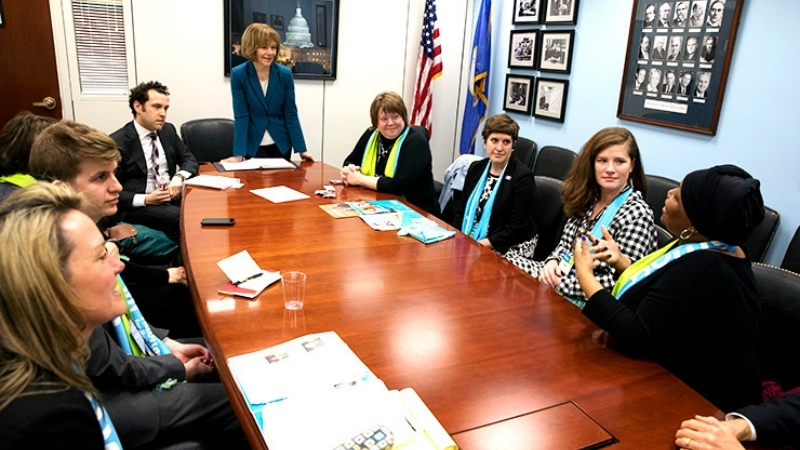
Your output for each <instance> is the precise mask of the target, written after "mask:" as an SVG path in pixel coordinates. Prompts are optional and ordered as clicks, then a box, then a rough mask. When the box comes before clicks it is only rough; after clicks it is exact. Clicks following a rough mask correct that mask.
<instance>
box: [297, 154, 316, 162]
mask: <svg viewBox="0 0 800 450" xmlns="http://www.w3.org/2000/svg"><path fill="white" fill-rule="evenodd" d="M300 159H301V160H302V161H307V162H312V163H315V162H317V158H314V155H312V154H311V153H308V152H303V153H300Z"/></svg>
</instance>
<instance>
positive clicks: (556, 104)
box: [533, 78, 569, 123]
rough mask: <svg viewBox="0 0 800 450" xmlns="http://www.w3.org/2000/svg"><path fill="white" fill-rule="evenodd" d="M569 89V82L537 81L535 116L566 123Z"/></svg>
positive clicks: (542, 79) (534, 100)
mask: <svg viewBox="0 0 800 450" xmlns="http://www.w3.org/2000/svg"><path fill="white" fill-rule="evenodd" d="M568 87H569V81H568V80H555V79H549V78H539V79H537V80H536V89H535V90H534V94H535V95H534V99H533V116H534V117H538V118H540V119H545V120H552V121H555V122H561V123H564V112H565V111H566V108H567V88H568Z"/></svg>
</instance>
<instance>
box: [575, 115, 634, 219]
mask: <svg viewBox="0 0 800 450" xmlns="http://www.w3.org/2000/svg"><path fill="white" fill-rule="evenodd" d="M612 145H624V146H625V147H626V149H627V150H628V157H629V158H630V159H631V164H633V170H632V171H631V174H630V177H629V178H628V183H632V184H633V188H634V189H635V190H637V191H640V192H641V193H642V195H645V194H646V193H647V182H646V181H645V178H644V166H643V165H642V159H641V156H640V155H639V145H638V144H637V143H636V138H634V137H633V134H631V132H630V131H628V130H627V129H625V128H620V127H608V128H603V129H602V130H600V131H598V132H597V133H595V134H594V136H592V137H591V138H589V140H588V141H586V143H585V144H583V148H582V149H581V152H580V153H579V154H578V157H577V158H576V159H575V162H574V163H572V167H571V168H570V169H569V173H568V174H567V179H566V180H564V186H563V187H562V188H561V199H562V201H563V202H564V213H565V214H566V215H567V217H570V218H573V219H575V218H579V217H583V216H584V214H586V210H587V209H588V208H589V207H590V206H591V205H592V204H593V203H594V202H596V201H597V199H598V198H599V197H600V185H598V184H597V179H595V174H594V162H595V159H597V155H598V154H599V153H600V152H602V151H603V150H605V149H607V148H608V147H611V146H612Z"/></svg>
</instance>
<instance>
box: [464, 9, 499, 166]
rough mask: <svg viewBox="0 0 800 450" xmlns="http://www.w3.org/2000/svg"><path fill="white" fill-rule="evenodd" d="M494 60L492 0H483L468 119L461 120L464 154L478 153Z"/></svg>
mask: <svg viewBox="0 0 800 450" xmlns="http://www.w3.org/2000/svg"><path fill="white" fill-rule="evenodd" d="M491 61H492V0H482V1H481V9H480V13H479V14H478V22H477V24H476V25H475V37H474V38H473V40H472V62H471V63H470V68H469V76H470V78H471V80H469V81H468V82H469V92H467V101H466V103H465V105H464V120H463V121H462V123H461V147H460V149H461V154H462V155H463V154H467V153H471V154H475V141H476V139H477V137H478V128H479V127H480V125H481V122H483V119H485V118H486V108H487V107H488V106H489V98H488V95H487V89H488V88H489V66H490V65H491Z"/></svg>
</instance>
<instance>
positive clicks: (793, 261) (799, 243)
mask: <svg viewBox="0 0 800 450" xmlns="http://www.w3.org/2000/svg"><path fill="white" fill-rule="evenodd" d="M781 269H785V270H791V271H792V272H794V273H800V227H798V228H797V231H795V232H794V237H792V242H789V247H788V248H787V249H786V254H785V255H784V256H783V262H781Z"/></svg>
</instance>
